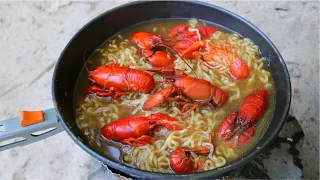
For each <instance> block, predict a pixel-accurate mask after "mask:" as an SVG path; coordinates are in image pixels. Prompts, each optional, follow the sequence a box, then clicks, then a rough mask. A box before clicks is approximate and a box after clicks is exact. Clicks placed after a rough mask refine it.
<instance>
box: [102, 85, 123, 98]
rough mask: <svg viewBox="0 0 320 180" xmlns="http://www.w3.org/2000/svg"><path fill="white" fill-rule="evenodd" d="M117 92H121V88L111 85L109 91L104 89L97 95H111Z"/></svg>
mask: <svg viewBox="0 0 320 180" xmlns="http://www.w3.org/2000/svg"><path fill="white" fill-rule="evenodd" d="M115 92H121V91H120V90H118V89H116V88H115V87H111V88H110V89H108V90H107V91H105V92H104V91H102V92H97V96H102V97H106V96H111V95H113V94H114V93H115Z"/></svg>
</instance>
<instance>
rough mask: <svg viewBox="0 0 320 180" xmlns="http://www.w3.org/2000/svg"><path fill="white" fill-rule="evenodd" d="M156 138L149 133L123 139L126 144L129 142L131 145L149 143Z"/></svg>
mask: <svg viewBox="0 0 320 180" xmlns="http://www.w3.org/2000/svg"><path fill="white" fill-rule="evenodd" d="M154 140H155V139H154V138H153V137H151V136H148V135H142V136H141V137H138V138H128V139H125V140H123V143H124V144H128V145H130V146H135V147H137V146H144V145H147V144H149V143H150V142H153V141H154Z"/></svg>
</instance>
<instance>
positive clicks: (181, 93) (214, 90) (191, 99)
mask: <svg viewBox="0 0 320 180" xmlns="http://www.w3.org/2000/svg"><path fill="white" fill-rule="evenodd" d="M165 83H168V84H171V86H168V87H166V88H164V89H162V90H159V91H157V92H156V93H154V94H152V95H151V96H150V97H149V98H148V99H147V100H146V101H145V103H144V105H143V107H142V109H143V110H149V109H151V108H152V107H154V106H157V105H159V104H161V103H163V102H164V101H166V100H167V101H168V102H172V101H174V100H180V102H177V103H176V105H182V106H183V107H182V109H181V114H182V115H185V114H187V113H189V112H191V111H192V110H194V109H195V108H197V107H199V106H202V105H208V106H209V107H210V108H212V109H216V108H218V107H221V106H222V105H224V104H225V103H226V102H227V100H228V93H227V92H225V91H224V90H222V89H221V88H219V87H217V86H214V85H212V84H211V83H210V82H209V81H206V80H203V79H198V78H193V77H189V76H185V75H178V76H174V77H166V78H165ZM187 108H189V109H188V110H187Z"/></svg>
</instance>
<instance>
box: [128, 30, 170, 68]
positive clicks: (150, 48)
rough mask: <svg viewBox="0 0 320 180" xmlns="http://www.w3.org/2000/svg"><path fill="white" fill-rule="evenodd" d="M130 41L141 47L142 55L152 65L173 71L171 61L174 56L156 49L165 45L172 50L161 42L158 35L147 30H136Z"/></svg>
mask: <svg viewBox="0 0 320 180" xmlns="http://www.w3.org/2000/svg"><path fill="white" fill-rule="evenodd" d="M131 42H133V43H134V44H136V45H137V46H138V47H139V48H140V49H141V52H142V55H143V56H144V57H145V58H146V59H147V60H148V61H149V63H150V64H151V65H152V66H153V67H156V68H157V69H159V68H160V69H161V70H162V69H163V72H173V70H174V69H173V68H174V64H173V61H174V60H175V59H176V58H175V57H174V56H172V55H171V54H170V53H168V52H165V51H159V50H157V49H158V48H159V47H166V48H168V49H170V50H172V49H171V48H170V47H169V46H167V45H166V44H165V43H164V42H163V40H162V38H161V37H160V36H157V35H155V34H151V33H147V32H136V33H134V34H133V35H132V37H131ZM172 51H174V50H172Z"/></svg>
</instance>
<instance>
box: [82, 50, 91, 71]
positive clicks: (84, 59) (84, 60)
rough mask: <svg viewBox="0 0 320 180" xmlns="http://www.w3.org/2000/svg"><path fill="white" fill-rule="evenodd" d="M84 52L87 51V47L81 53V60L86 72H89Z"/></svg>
mask: <svg viewBox="0 0 320 180" xmlns="http://www.w3.org/2000/svg"><path fill="white" fill-rule="evenodd" d="M86 52H87V48H86V49H85V50H84V53H83V62H84V67H85V68H86V70H87V72H88V73H89V72H90V71H89V69H88V66H87V63H86Z"/></svg>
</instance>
